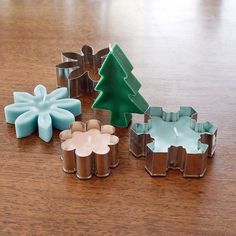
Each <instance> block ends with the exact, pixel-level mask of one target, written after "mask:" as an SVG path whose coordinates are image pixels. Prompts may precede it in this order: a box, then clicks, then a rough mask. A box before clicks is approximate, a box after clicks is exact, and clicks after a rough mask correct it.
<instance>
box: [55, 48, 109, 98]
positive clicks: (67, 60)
mask: <svg viewBox="0 0 236 236" xmlns="http://www.w3.org/2000/svg"><path fill="white" fill-rule="evenodd" d="M108 53H109V48H104V49H101V50H100V51H98V52H97V53H96V54H94V50H93V48H92V47H90V46H88V45H84V46H83V47H82V49H81V52H80V53H76V52H63V53H62V54H61V60H62V63H60V64H58V65H57V66H56V72H57V86H58V87H67V88H68V93H69V97H71V98H77V97H80V96H81V95H88V96H89V97H91V98H92V99H95V98H96V96H97V94H98V93H97V92H96V91H95V90H94V88H95V86H96V84H97V81H98V80H99V78H100V77H99V75H98V69H99V68H100V67H101V65H102V63H103V61H104V60H105V58H106V55H107V54H108Z"/></svg>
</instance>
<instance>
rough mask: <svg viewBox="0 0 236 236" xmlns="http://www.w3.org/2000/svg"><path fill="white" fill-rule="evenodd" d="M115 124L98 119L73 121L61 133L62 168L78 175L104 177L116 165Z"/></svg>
mask: <svg viewBox="0 0 236 236" xmlns="http://www.w3.org/2000/svg"><path fill="white" fill-rule="evenodd" d="M114 133H115V128H114V127H113V126H111V125H101V123H100V122H99V121H98V120H89V121H87V122H86V123H83V122H80V121H76V122H74V123H72V125H71V127H70V129H69V130H64V131H62V132H61V133H60V140H61V153H62V161H63V170H64V171H65V172H67V173H75V172H76V175H77V177H78V178H79V179H90V178H91V177H92V176H93V175H96V176H97V177H106V176H108V175H109V174H110V171H111V168H115V167H117V166H118V165H119V155H118V143H119V138H118V137H117V136H115V135H114Z"/></svg>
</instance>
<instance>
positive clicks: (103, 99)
mask: <svg viewBox="0 0 236 236" xmlns="http://www.w3.org/2000/svg"><path fill="white" fill-rule="evenodd" d="M132 70H133V66H132V65H131V63H130V61H129V60H128V58H127V57H126V55H125V54H124V52H123V51H122V50H121V48H120V47H119V45H117V44H116V45H114V46H113V48H112V49H111V50H110V53H109V54H108V56H107V58H106V59H105V61H104V63H103V65H102V67H101V69H100V71H99V74H100V76H101V79H100V80H99V82H98V84H97V86H96V87H95V90H96V91H99V92H100V94H99V95H98V97H97V99H96V100H95V102H94V103H93V108H96V109H104V110H110V112H111V116H110V123H111V124H112V125H114V126H120V127H127V126H128V125H129V122H130V121H131V119H132V114H131V113H139V114H143V113H144V112H145V111H146V110H147V108H148V106H149V105H148V103H147V102H146V101H145V99H144V98H143V97H142V96H141V95H140V93H139V92H138V91H139V89H140V87H141V84H140V83H139V81H138V80H137V79H136V78H135V76H134V75H133V74H132Z"/></svg>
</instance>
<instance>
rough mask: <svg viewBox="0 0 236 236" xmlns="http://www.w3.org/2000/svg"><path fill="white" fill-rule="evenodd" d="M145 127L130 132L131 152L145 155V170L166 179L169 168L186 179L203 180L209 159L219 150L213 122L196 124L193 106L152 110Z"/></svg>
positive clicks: (138, 125) (149, 110) (138, 126)
mask: <svg viewBox="0 0 236 236" xmlns="http://www.w3.org/2000/svg"><path fill="white" fill-rule="evenodd" d="M145 122H146V123H144V124H139V123H136V124H134V125H133V127H132V128H131V131H130V151H131V152H132V153H133V154H134V155H135V156H137V157H138V156H146V157H147V158H146V170H147V171H148V173H149V174H150V175H152V176H164V175H166V170H168V169H179V170H181V171H182V172H183V175H184V177H202V176H203V175H204V173H205V171H206V165H207V162H206V158H207V156H213V154H214V152H215V148H216V134H217V129H216V127H215V126H214V125H213V124H211V123H210V122H205V123H197V112H196V111H195V110H194V109H193V108H192V107H180V110H179V111H178V112H169V113H168V112H165V111H163V109H162V108H161V107H149V109H148V110H147V111H146V112H145Z"/></svg>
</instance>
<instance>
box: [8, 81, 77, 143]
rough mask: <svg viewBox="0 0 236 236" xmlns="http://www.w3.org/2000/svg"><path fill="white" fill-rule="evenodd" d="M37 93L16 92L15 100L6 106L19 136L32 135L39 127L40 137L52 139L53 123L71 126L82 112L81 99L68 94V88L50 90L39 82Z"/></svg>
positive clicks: (62, 127) (58, 125) (54, 124)
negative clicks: (48, 91)
mask: <svg viewBox="0 0 236 236" xmlns="http://www.w3.org/2000/svg"><path fill="white" fill-rule="evenodd" d="M34 95H35V96H33V95H31V94H29V93H26V92H14V93H13V97H14V104H11V105H8V106H6V107H5V108H4V112H5V118H6V122H7V123H10V124H15V128H16V137H17V138H22V137H26V136H29V135H30V134H32V133H33V132H34V131H35V130H37V128H38V132H39V137H40V138H41V139H42V140H44V141H45V142H49V141H50V140H51V138H52V134H53V127H55V128H57V129H59V130H64V129H68V128H69V127H70V124H71V123H72V122H73V121H74V120H75V116H77V115H79V114H80V113H81V103H80V101H79V100H77V99H71V98H68V92H67V88H59V89H56V90H54V91H53V92H51V93H49V94H47V90H46V88H45V87H44V86H43V85H38V86H36V87H35V89H34Z"/></svg>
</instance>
